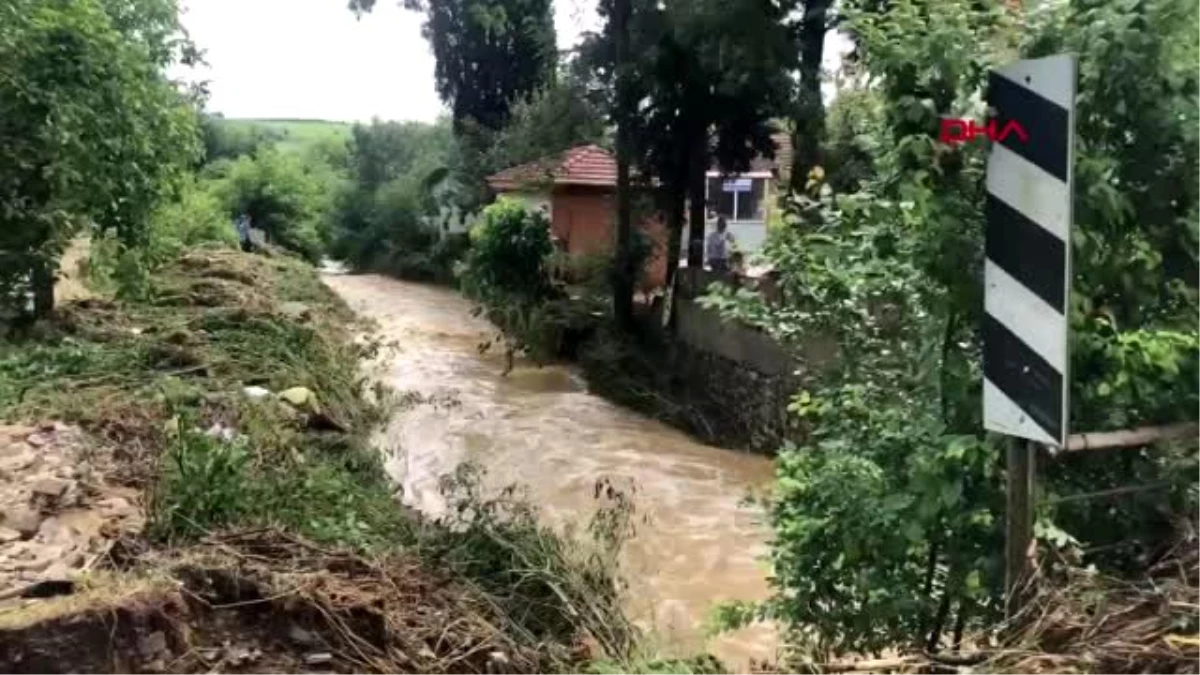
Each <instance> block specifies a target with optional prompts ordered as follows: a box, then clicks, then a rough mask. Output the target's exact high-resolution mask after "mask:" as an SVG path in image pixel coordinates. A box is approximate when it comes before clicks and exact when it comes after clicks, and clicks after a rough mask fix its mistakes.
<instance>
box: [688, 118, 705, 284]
mask: <svg viewBox="0 0 1200 675" xmlns="http://www.w3.org/2000/svg"><path fill="white" fill-rule="evenodd" d="M691 148H692V151H691V157H690V158H689V162H688V172H687V191H688V225H689V227H688V277H690V279H689V280H690V281H692V282H693V284H694V282H695V281H696V279H697V278H698V277H697V275H698V274H699V270H701V269H702V268H703V267H704V216H705V209H704V206H705V200H704V174H705V172H706V171H708V161H707V160H708V138H707V134H706V133H705V131H704V130H703V129H701V130H699V131H696V132H694V138H693V141H692V143H691ZM695 290H696V289H695V286H694V285H693V287H692V288H691V291H692V292H695Z"/></svg>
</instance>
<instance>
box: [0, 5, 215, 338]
mask: <svg viewBox="0 0 1200 675" xmlns="http://www.w3.org/2000/svg"><path fill="white" fill-rule="evenodd" d="M193 56H194V54H193V50H192V49H191V47H190V45H189V44H188V43H186V42H185V41H183V40H182V39H181V38H180V36H179V25H178V18H177V12H176V8H175V3H174V1H173V0H136V1H132V2H122V1H118V0H81V1H80V2H63V1H58V0H14V1H13V2H8V3H5V4H4V6H3V7H0V302H2V303H3V304H4V305H5V306H6V307H8V308H10V309H12V310H16V311H22V310H24V309H25V307H26V298H27V297H28V294H29V293H30V292H31V291H32V295H33V299H34V309H35V310H36V312H37V313H39V314H44V313H46V312H47V311H49V310H50V309H51V307H52V305H53V279H54V272H55V268H56V266H57V261H58V257H59V255H60V254H61V252H62V250H63V248H64V247H65V245H66V243H67V241H68V240H69V239H70V238H71V237H72V236H73V235H75V234H76V233H77V232H79V231H81V230H83V229H85V228H89V227H90V228H93V229H94V230H95V231H96V232H103V231H106V230H109V229H112V230H114V231H115V232H116V233H117V235H118V237H119V238H120V240H121V242H122V244H123V245H125V246H128V247H130V248H132V249H135V250H136V249H139V248H140V247H142V246H143V245H144V244H145V243H146V240H147V237H148V232H149V222H150V215H151V214H152V213H153V211H154V210H155V208H157V207H158V205H159V204H160V203H161V202H162V200H163V199H164V198H166V197H168V196H170V194H171V192H172V191H173V189H174V188H175V187H176V186H177V185H178V181H179V179H180V178H181V176H182V175H183V172H184V171H185V170H186V168H187V167H188V166H189V165H191V164H192V163H193V162H194V161H195V159H196V157H197V154H198V152H199V143H198V138H197V135H196V117H195V114H194V109H193V107H192V106H191V105H190V103H189V101H188V98H187V95H186V94H185V92H182V91H180V90H179V89H177V88H176V86H175V85H174V84H173V83H172V82H170V81H169V80H168V79H167V78H166V76H165V74H164V70H165V68H166V67H167V66H168V65H170V64H172V63H175V62H177V61H179V60H187V59H191V58H193Z"/></svg>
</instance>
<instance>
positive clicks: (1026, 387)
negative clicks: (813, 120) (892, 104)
mask: <svg viewBox="0 0 1200 675" xmlns="http://www.w3.org/2000/svg"><path fill="white" fill-rule="evenodd" d="M1075 81H1076V75H1075V59H1074V57H1072V56H1065V55H1063V56H1052V57H1049V58H1044V59H1032V60H1025V61H1017V62H1015V63H1012V64H1009V65H1007V66H1005V67H1003V68H1000V69H997V70H995V71H993V72H992V73H991V74H990V76H989V81H988V96H987V101H988V105H989V107H990V108H991V109H992V116H991V118H990V119H989V122H988V126H989V127H991V126H992V125H993V124H994V125H995V127H996V128H997V129H1003V128H1005V127H1006V126H1014V127H1019V128H1021V129H1023V130H1024V131H1025V132H1026V134H1025V135H1024V136H1022V135H1020V134H1007V135H1004V134H1001V135H1000V137H999V138H998V140H997V141H996V142H994V143H993V144H992V148H991V155H990V156H989V157H988V167H987V225H986V239H987V243H986V260H985V262H984V287H985V289H984V315H983V374H984V380H983V418H984V427H985V428H987V429H989V430H992V431H998V432H1000V433H1004V434H1007V435H1009V436H1014V437H1016V438H1014V439H1012V445H1011V446H1010V448H1009V450H1008V453H1007V468H1008V514H1007V525H1006V527H1007V532H1006V544H1005V545H1006V549H1007V550H1006V555H1005V563H1006V574H1005V585H1006V591H1007V592H1008V603H1007V606H1008V608H1009V611H1010V612H1012V611H1015V597H1014V595H1015V593H1014V589H1015V588H1016V587H1017V586H1018V584H1019V583H1020V580H1021V577H1022V575H1023V573H1024V571H1025V567H1026V563H1027V559H1028V556H1027V552H1028V549H1029V544H1030V542H1031V541H1032V537H1033V511H1034V508H1033V507H1034V496H1033V484H1034V465H1035V459H1036V457H1035V448H1036V446H1035V443H1042V444H1046V445H1052V446H1056V447H1064V446H1065V445H1066V443H1067V434H1068V425H1067V418H1068V410H1069V406H1068V403H1069V401H1068V391H1069V365H1070V360H1069V357H1068V352H1067V338H1068V318H1067V317H1068V308H1069V305H1068V301H1069V296H1070V289H1071V223H1072V214H1071V197H1072V194H1073V184H1074V182H1073V169H1072V165H1073V161H1074V150H1073V148H1074V134H1075ZM1013 122H1015V123H1016V124H1015V125H1013V124H1012V123H1013ZM1018 439H1028V440H1029V441H1032V442H1030V443H1025V442H1022V441H1020V440H1018Z"/></svg>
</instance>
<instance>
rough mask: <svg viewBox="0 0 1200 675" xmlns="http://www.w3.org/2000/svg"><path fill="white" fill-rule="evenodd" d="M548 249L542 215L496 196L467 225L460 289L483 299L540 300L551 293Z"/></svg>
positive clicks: (547, 229) (488, 301)
mask: <svg viewBox="0 0 1200 675" xmlns="http://www.w3.org/2000/svg"><path fill="white" fill-rule="evenodd" d="M553 250H554V249H553V246H552V245H551V243H550V224H549V223H548V222H546V217H545V216H544V215H542V214H541V213H536V212H531V211H529V210H528V209H526V208H525V206H524V205H523V204H521V203H520V202H518V201H516V200H511V199H505V198H501V199H500V200H499V201H497V202H496V203H495V204H492V205H491V206H488V207H487V208H486V209H484V210H483V213H482V215H481V217H480V220H479V223H478V224H477V225H476V226H475V228H474V229H472V230H471V251H470V253H469V254H468V255H467V260H466V265H465V268H464V270H463V290H465V291H466V292H467V293H468V294H469V295H471V296H472V297H474V298H476V299H477V300H479V301H480V302H482V303H484V304H485V305H492V306H501V305H504V304H506V303H521V304H531V303H538V302H541V301H543V300H545V299H546V298H548V297H549V296H550V294H551V285H550V274H549V272H548V269H547V266H546V265H547V259H548V257H549V256H550V254H551V252H553Z"/></svg>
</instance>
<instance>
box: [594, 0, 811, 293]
mask: <svg viewBox="0 0 1200 675" xmlns="http://www.w3.org/2000/svg"><path fill="white" fill-rule="evenodd" d="M630 1H631V10H630V11H631V13H630V28H629V31H630V41H631V44H630V53H631V54H632V55H634V58H633V59H632V62H631V63H630V64H629V65H628V72H629V77H630V87H631V89H632V92H631V97H632V99H633V100H636V101H639V104H638V114H637V115H636V116H634V118H633V119H632V120H631V121H632V122H633V124H634V129H633V136H634V139H633V145H634V156H635V161H636V163H637V165H638V166H639V168H640V169H641V175H642V176H643V177H644V178H650V177H654V178H657V179H658V180H659V182H660V184H661V186H662V194H663V202H664V210H665V211H666V213H667V224H668V227H669V229H670V231H671V232H672V236H671V237H670V238H669V242H670V244H669V245H670V249H669V250H668V270H669V273H670V274H673V273H674V270H675V269H676V267H677V265H676V264H675V263H676V261H678V259H679V251H678V244H677V242H678V239H679V233H680V232H682V229H683V220H684V207H685V202H686V201H687V200H690V203H691V213H690V220H691V226H692V236H691V239H692V241H693V243H695V242H697V241H698V240H699V239H702V238H703V230H704V218H705V213H704V185H705V181H704V174H705V172H706V171H707V170H708V168H709V167H710V166H712V165H713V164H716V165H717V166H719V167H721V168H722V169H724V170H727V171H731V172H732V171H744V170H746V169H747V168H748V166H749V163H750V160H751V159H753V158H754V157H755V156H756V155H763V156H768V157H771V156H774V151H775V146H774V143H773V142H772V141H771V132H772V130H773V128H772V125H771V119H772V118H773V117H774V116H775V115H776V114H778V113H780V112H782V111H783V110H784V109H785V105H786V103H787V101H788V96H789V92H790V90H791V85H790V82H789V80H788V73H789V71H790V70H791V69H792V68H793V67H794V63H795V50H794V48H793V46H792V45H793V40H792V36H791V29H790V27H789V26H788V25H787V23H786V17H787V14H788V12H789V11H790V8H791V4H790V3H782V4H780V3H770V2H758V1H757V0H756V1H754V2H742V3H729V2H719V1H717V0H712V1H709V0H705V1H702V2H668V3H658V2H650V1H649V0H630ZM613 7H614V6H613V2H612V0H605V2H602V3H601V4H600V14H601V16H602V17H604V18H606V19H607V20H608V21H609V25H611V21H612V11H613ZM584 53H585V58H586V59H587V62H588V63H589V64H591V66H592V68H593V69H594V72H595V74H596V78H597V79H598V80H599V81H600V82H602V83H606V84H608V85H610V86H611V85H612V84H613V83H614V82H615V79H614V78H615V77H616V74H617V72H618V71H617V68H616V51H615V44H614V41H613V36H612V35H611V30H608V31H606V32H604V33H601V34H598V35H592V36H590V37H589V39H588V42H587V44H586V45H585V47H584ZM699 255H700V251H699V250H695V251H691V252H690V260H689V262H690V263H691V264H693V265H698V264H699V259H698V256H699Z"/></svg>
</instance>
